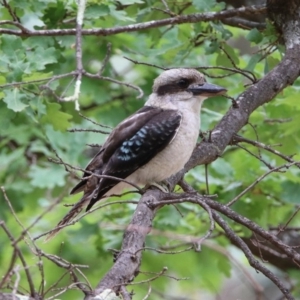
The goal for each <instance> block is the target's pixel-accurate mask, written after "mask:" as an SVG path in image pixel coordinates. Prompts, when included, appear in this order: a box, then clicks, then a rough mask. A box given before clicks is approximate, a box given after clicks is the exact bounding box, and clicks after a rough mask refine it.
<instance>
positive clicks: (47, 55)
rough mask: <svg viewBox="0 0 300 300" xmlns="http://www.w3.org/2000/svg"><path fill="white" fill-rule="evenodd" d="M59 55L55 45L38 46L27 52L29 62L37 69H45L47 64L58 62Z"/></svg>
mask: <svg viewBox="0 0 300 300" xmlns="http://www.w3.org/2000/svg"><path fill="white" fill-rule="evenodd" d="M57 56H58V53H57V50H56V49H55V48H54V47H51V48H48V49H44V48H42V47H37V48H36V49H35V50H34V51H29V52H28V53H27V59H28V62H30V64H31V65H30V66H31V68H32V69H35V70H44V69H45V66H46V65H48V64H53V63H55V62H57Z"/></svg>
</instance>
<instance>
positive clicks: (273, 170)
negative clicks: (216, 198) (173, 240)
mask: <svg viewBox="0 0 300 300" xmlns="http://www.w3.org/2000/svg"><path fill="white" fill-rule="evenodd" d="M299 163H300V162H299V161H298V162H296V161H294V162H292V163H288V164H284V165H282V166H279V167H276V168H273V169H271V170H269V171H268V172H266V173H265V174H263V175H261V176H260V177H258V178H257V179H256V180H255V181H254V182H253V183H251V184H250V185H249V186H248V187H247V188H245V189H244V190H243V191H242V192H241V193H240V194H239V195H237V196H236V197H234V198H233V199H232V200H231V201H229V202H228V203H227V204H226V205H227V206H231V205H232V204H233V203H235V202H236V201H238V200H239V199H240V198H241V197H242V196H244V195H245V194H246V193H247V192H248V191H250V190H251V189H252V188H253V187H254V186H256V185H257V184H258V183H259V182H261V181H262V180H263V179H264V178H265V177H267V176H268V175H269V174H271V173H274V172H278V171H280V170H282V169H288V168H289V167H291V166H294V165H296V164H299Z"/></svg>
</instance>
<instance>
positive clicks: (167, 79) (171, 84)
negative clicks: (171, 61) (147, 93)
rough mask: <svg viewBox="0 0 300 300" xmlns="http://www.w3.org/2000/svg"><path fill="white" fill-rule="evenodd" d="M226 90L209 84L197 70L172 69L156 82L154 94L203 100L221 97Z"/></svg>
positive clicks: (161, 75) (160, 76)
mask: <svg viewBox="0 0 300 300" xmlns="http://www.w3.org/2000/svg"><path fill="white" fill-rule="evenodd" d="M225 92H226V89H225V88H223V87H221V86H218V85H215V84H211V83H207V82H206V80H205V78H204V75H203V74H202V73H200V72H198V71H197V70H195V69H187V68H180V69H170V70H167V71H164V72H163V73H162V74H160V75H159V76H158V77H157V78H156V79H155V81H154V84H153V93H155V94H157V95H158V96H165V95H173V96H174V95H175V94H177V95H180V99H182V100H187V99H189V98H192V97H193V98H194V97H200V98H201V99H202V100H204V99H206V98H208V97H212V96H216V95H221V94H224V93H225Z"/></svg>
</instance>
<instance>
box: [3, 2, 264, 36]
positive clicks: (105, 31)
mask: <svg viewBox="0 0 300 300" xmlns="http://www.w3.org/2000/svg"><path fill="white" fill-rule="evenodd" d="M265 11H266V7H265V6H261V5H259V6H255V5H253V6H248V7H240V8H237V9H229V10H224V11H220V12H209V13H203V14H190V15H181V16H176V17H172V18H166V19H162V20H157V21H149V22H144V23H136V24H130V25H126V26H119V27H114V28H97V29H83V30H82V31H81V33H82V35H98V36H100V35H101V36H109V35H115V34H119V33H123V32H134V31H140V30H145V29H149V28H157V27H162V26H166V25H176V24H185V23H198V22H208V21H216V20H223V19H227V18H231V17H236V16H243V15H245V14H261V13H263V12H265ZM76 32H77V30H76V29H49V30H28V29H26V30H23V29H22V30H14V29H6V28H0V34H10V35H18V36H23V37H24V36H63V35H76Z"/></svg>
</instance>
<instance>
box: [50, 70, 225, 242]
mask: <svg viewBox="0 0 300 300" xmlns="http://www.w3.org/2000/svg"><path fill="white" fill-rule="evenodd" d="M226 91H227V90H226V89H225V88H224V87H221V86H218V85H215V84H211V83H207V82H206V80H205V77H204V75H203V74H202V73H200V72H199V71H197V70H196V69H191V68H174V69H168V70H165V71H163V72H162V73H161V74H160V75H159V76H158V77H157V78H156V79H155V80H154V84H153V87H152V94H151V95H150V96H149V98H148V100H147V101H146V102H145V105H144V106H143V107H142V108H141V109H139V110H138V111H136V112H135V113H134V114H133V115H131V116H129V117H128V118H127V119H125V120H124V121H122V122H121V123H120V124H119V125H118V126H117V127H116V128H115V129H114V130H113V131H112V132H111V133H110V135H109V136H108V138H107V140H106V141H105V143H104V144H103V146H102V147H101V148H100V150H99V152H98V153H97V154H96V156H95V157H94V158H93V159H92V160H91V161H90V163H89V164H88V165H87V167H86V169H85V173H84V174H83V176H82V179H81V181H80V182H79V183H78V184H77V185H76V186H75V187H74V188H73V189H72V190H71V194H77V193H79V192H82V191H83V196H82V198H81V199H80V200H79V201H78V202H77V203H76V204H75V205H74V206H73V207H72V209H71V210H70V211H69V212H68V213H67V214H66V215H65V217H64V218H63V219H62V220H61V221H60V222H59V223H58V224H57V226H56V228H54V230H52V231H51V233H50V234H49V235H48V237H47V239H46V240H49V239H50V238H52V237H53V236H55V235H56V234H57V233H58V232H59V231H60V230H61V228H62V227H64V226H65V225H66V224H68V223H70V222H71V221H72V220H73V219H74V218H75V217H76V216H77V215H78V214H79V213H80V212H81V211H82V209H83V208H84V207H85V206H87V207H86V211H89V210H90V209H91V208H92V206H93V205H94V204H95V203H96V202H97V201H99V200H101V199H103V198H107V197H109V196H110V195H117V194H120V193H122V191H123V190H124V189H126V188H130V187H131V188H132V186H131V185H130V184H128V182H130V183H133V184H134V185H135V186H150V185H158V184H159V182H162V181H164V180H166V179H167V178H169V177H170V176H172V175H174V174H176V173H177V172H179V171H180V170H181V169H182V168H183V167H184V165H185V164H186V163H187V161H188V160H189V158H190V157H191V154H192V152H193V150H194V148H195V146H196V143H197V139H198V136H199V131H200V110H201V105H202V103H203V101H204V100H205V99H207V98H209V97H212V96H216V95H222V94H224V93H225V92H226ZM101 176H103V177H101ZM105 176H107V177H105ZM112 177H113V178H112ZM116 178H120V179H121V180H122V179H126V182H124V181H120V180H116ZM158 186H160V185H158Z"/></svg>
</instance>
